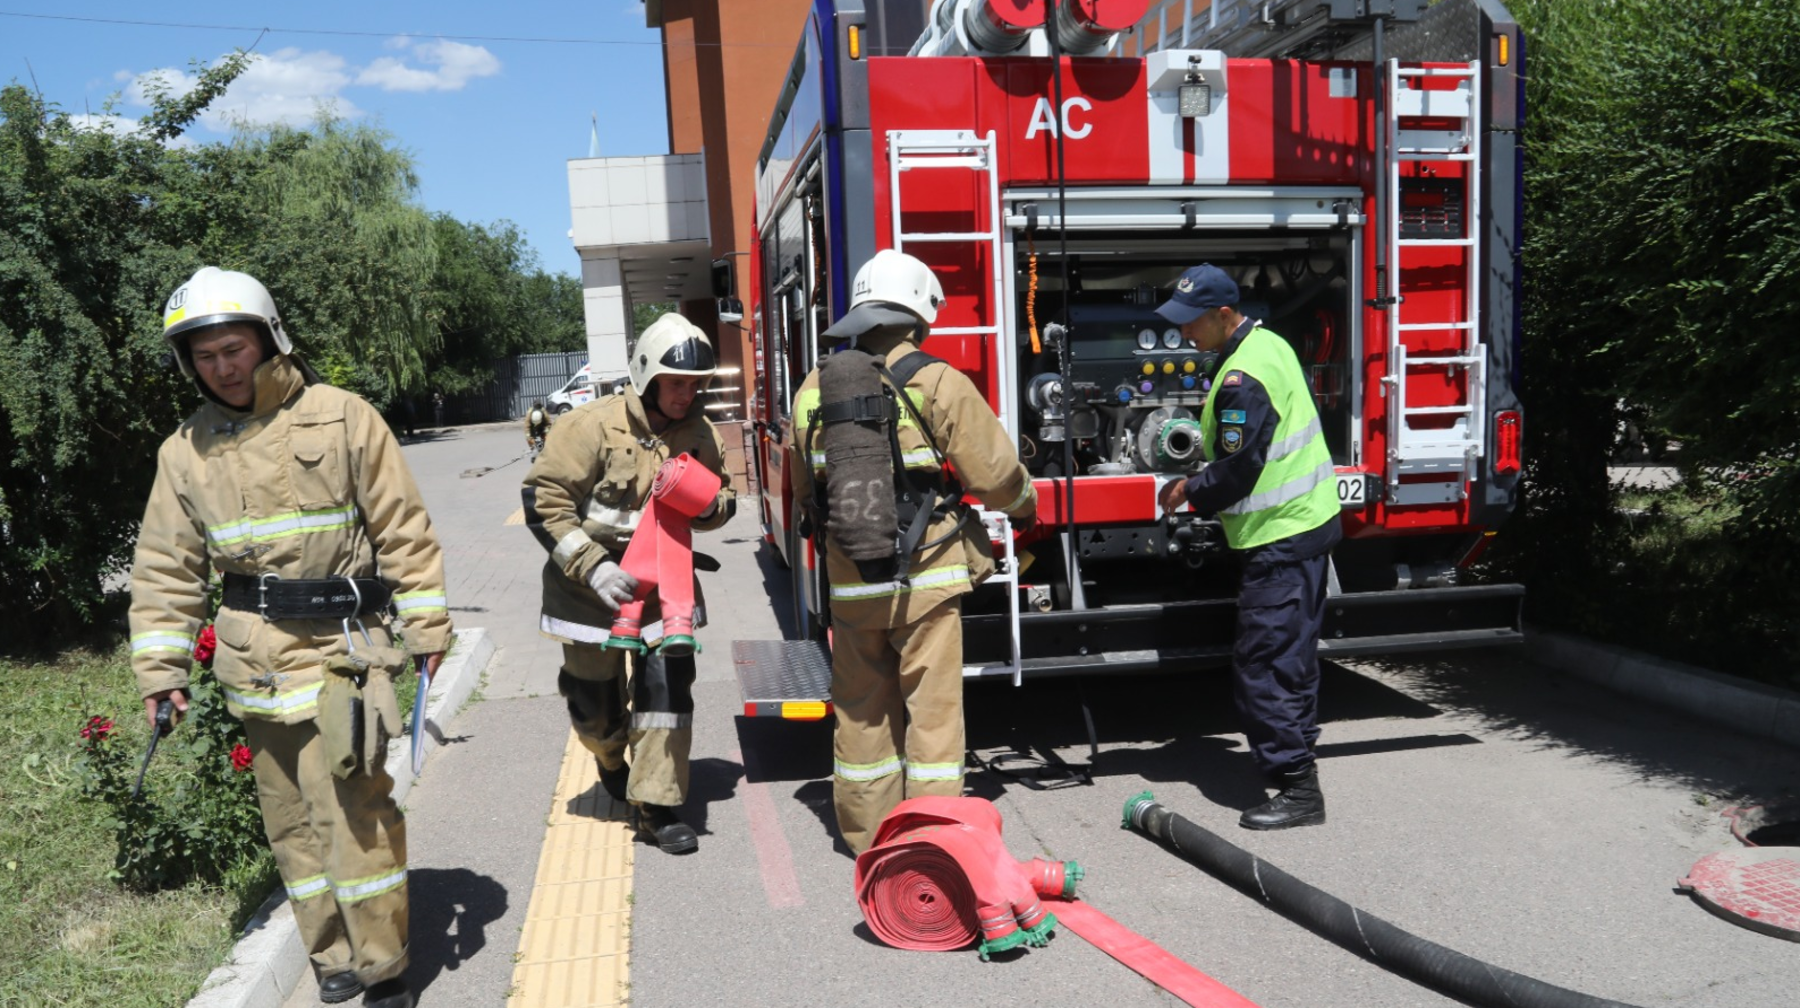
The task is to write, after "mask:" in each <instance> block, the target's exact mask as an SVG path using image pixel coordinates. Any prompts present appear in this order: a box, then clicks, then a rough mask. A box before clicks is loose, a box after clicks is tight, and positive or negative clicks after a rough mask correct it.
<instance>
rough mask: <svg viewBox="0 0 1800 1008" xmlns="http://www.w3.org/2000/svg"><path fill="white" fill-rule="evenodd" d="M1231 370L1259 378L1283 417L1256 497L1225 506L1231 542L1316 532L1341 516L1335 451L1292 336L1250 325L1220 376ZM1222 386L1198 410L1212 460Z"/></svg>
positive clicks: (1238, 545) (1259, 542) (1256, 542)
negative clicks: (1291, 343)
mask: <svg viewBox="0 0 1800 1008" xmlns="http://www.w3.org/2000/svg"><path fill="white" fill-rule="evenodd" d="M1232 371H1242V372H1243V373H1245V374H1247V375H1249V376H1250V377H1252V378H1255V379H1256V380H1257V382H1259V383H1260V384H1261V385H1262V387H1263V391H1265V392H1267V393H1268V395H1269V401H1270V402H1272V403H1274V405H1275V413H1276V415H1277V416H1278V417H1279V420H1278V422H1277V423H1276V424H1275V436H1274V438H1273V439H1271V442H1270V444H1269V457H1268V461H1267V462H1266V463H1265V464H1264V466H1263V470H1262V475H1261V476H1258V477H1257V480H1256V486H1254V487H1252V488H1251V490H1250V496H1248V497H1245V498H1244V499H1243V500H1241V501H1238V502H1237V503H1236V504H1233V505H1231V506H1230V507H1228V508H1225V509H1224V510H1222V511H1220V512H1219V521H1220V523H1221V524H1223V525H1224V526H1225V541H1226V542H1227V543H1229V544H1230V545H1231V548H1232V549H1240V550H1241V549H1249V548H1251V547H1253V546H1264V545H1267V544H1269V543H1272V542H1275V541H1276V540H1278V539H1286V538H1288V537H1289V536H1294V535H1299V534H1300V533H1302V532H1311V531H1312V530H1313V529H1316V528H1318V527H1319V526H1320V525H1323V524H1325V522H1326V521H1327V520H1328V519H1333V518H1336V517H1337V514H1338V499H1337V487H1336V485H1335V482H1334V480H1333V479H1332V476H1333V474H1334V470H1333V468H1332V464H1331V451H1330V450H1329V449H1327V448H1326V447H1325V429H1324V428H1323V427H1322V426H1320V424H1319V409H1318V407H1317V406H1315V405H1313V398H1312V390H1311V389H1310V388H1308V387H1307V383H1306V377H1305V375H1304V374H1303V373H1302V372H1301V370H1300V361H1299V359H1298V358H1296V357H1295V356H1294V348H1293V347H1290V346H1288V342H1287V340H1284V339H1282V338H1281V337H1280V336H1277V335H1275V334H1274V333H1272V332H1270V331H1269V330H1267V329H1263V328H1261V327H1257V328H1255V329H1252V330H1250V334H1249V335H1248V336H1245V337H1244V340H1243V342H1241V343H1239V344H1238V348H1237V350H1235V351H1233V352H1232V354H1231V356H1230V357H1227V358H1226V359H1225V360H1224V361H1223V362H1222V363H1221V364H1220V365H1219V370H1218V374H1219V376H1220V377H1219V380H1220V381H1223V380H1224V376H1225V375H1227V374H1228V373H1230V372H1232ZM1218 392H1219V386H1218V385H1217V384H1214V386H1213V394H1212V395H1209V396H1207V397H1206V405H1205V407H1203V408H1202V409H1201V411H1200V438H1201V448H1202V450H1203V451H1205V452H1206V460H1207V461H1208V462H1212V461H1215V459H1214V458H1213V443H1214V441H1215V440H1216V437H1215V435H1216V434H1217V433H1218V430H1219V418H1218V416H1217V414H1216V412H1215V406H1216V403H1217V401H1218Z"/></svg>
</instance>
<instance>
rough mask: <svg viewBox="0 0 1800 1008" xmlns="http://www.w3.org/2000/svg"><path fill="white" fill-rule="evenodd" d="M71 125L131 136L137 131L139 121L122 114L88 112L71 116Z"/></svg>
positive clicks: (79, 128)
mask: <svg viewBox="0 0 1800 1008" xmlns="http://www.w3.org/2000/svg"><path fill="white" fill-rule="evenodd" d="M69 125H71V126H73V127H75V128H76V129H78V130H94V131H96V132H100V133H111V134H112V135H114V136H130V135H131V134H133V133H136V132H137V128H138V121H137V120H136V119H131V118H128V117H126V116H121V115H95V114H94V113H92V112H86V113H83V114H81V115H72V116H70V117H69Z"/></svg>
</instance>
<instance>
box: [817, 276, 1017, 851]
mask: <svg viewBox="0 0 1800 1008" xmlns="http://www.w3.org/2000/svg"><path fill="white" fill-rule="evenodd" d="M851 295H852V299H851V309H850V311H849V312H848V313H847V314H845V315H844V317H843V318H841V319H839V320H838V322H837V323H836V324H835V325H833V326H832V327H831V328H829V329H827V330H826V331H825V334H824V335H825V336H826V337H827V338H828V339H830V340H833V341H837V340H845V339H847V340H849V341H850V343H849V347H848V348H847V349H845V350H841V351H839V352H837V353H834V354H832V355H831V356H829V357H827V358H825V359H824V360H823V361H821V363H820V365H819V367H818V368H817V369H815V370H814V371H813V372H812V373H811V374H809V375H807V376H806V380H805V381H804V382H802V383H801V385H800V390H799V392H798V393H797V394H796V395H795V397H794V422H795V426H794V448H793V451H794V457H793V459H792V464H791V465H790V467H789V468H790V471H791V472H792V473H793V477H792V481H793V488H794V493H795V495H796V497H797V499H799V500H800V501H802V502H804V503H805V504H806V506H807V507H808V509H809V517H808V521H809V523H810V525H811V532H812V533H814V534H818V533H820V532H822V533H823V538H824V544H825V549H824V553H825V568H826V574H827V580H829V582H830V597H831V620H832V648H831V664H832V673H831V699H832V703H833V704H834V705H835V707H836V710H837V729H836V734H835V736H834V740H833V777H832V796H833V800H834V803H835V805H836V809H837V822H838V830H839V832H841V833H842V834H843V837H844V842H845V843H846V844H847V845H848V846H849V847H850V849H851V850H852V851H854V852H856V853H861V852H862V851H863V850H865V849H866V848H867V847H868V846H869V844H870V843H871V842H872V841H873V840H874V837H875V830H876V827H877V826H879V825H880V823H881V820H882V819H883V818H885V817H886V816H887V814H888V813H889V812H891V811H892V810H893V809H894V806H896V805H898V804H900V802H901V801H903V800H904V799H907V798H915V797H918V796H920V795H951V796H954V795H960V794H961V793H962V784H963V707H962V689H963V687H962V670H963V652H962V622H961V617H962V596H963V595H964V594H966V593H967V592H969V591H970V590H971V589H972V588H974V587H975V586H976V585H977V584H980V583H981V582H982V581H983V580H985V579H986V578H987V577H988V576H989V575H991V574H992V573H993V572H994V561H993V555H992V552H991V548H990V546H989V543H988V538H987V534H986V532H985V531H984V530H983V528H982V526H981V523H980V522H979V521H977V520H976V519H975V518H974V517H973V515H972V514H971V513H970V509H969V508H968V507H967V506H966V505H964V504H963V503H962V497H963V493H964V492H965V490H966V491H967V492H968V493H971V494H973V495H974V496H975V497H976V498H978V499H979V500H980V501H981V502H982V504H984V505H985V506H987V507H989V508H992V509H995V510H999V511H1004V512H1005V513H1006V514H1007V515H1009V516H1010V517H1011V518H1012V520H1013V522H1014V527H1015V528H1029V527H1030V526H1031V524H1032V522H1033V521H1034V520H1035V518H1036V514H1037V494H1036V492H1035V491H1034V490H1033V489H1032V485H1031V477H1030V475H1029V474H1027V473H1026V471H1025V467H1024V466H1023V465H1021V464H1020V462H1019V458H1018V453H1017V450H1016V449H1015V448H1014V446H1013V443H1012V440H1011V439H1010V438H1009V437H1008V436H1007V434H1006V431H1005V429H1004V428H1002V427H1001V426H1000V421H999V420H998V419H997V418H995V416H994V411H993V410H992V408H990V407H989V406H988V403H987V400H986V399H985V398H983V397H982V394H981V392H980V391H978V390H977V389H976V388H975V385H974V383H973V382H971V381H970V380H969V378H968V377H967V376H966V375H964V374H963V373H962V372H960V371H958V370H956V369H955V368H953V367H950V366H949V365H948V364H946V363H945V362H944V361H942V360H939V359H937V358H935V357H931V356H929V355H927V354H924V353H922V352H920V351H919V349H918V344H919V342H921V341H922V340H923V338H924V335H925V332H926V328H927V327H928V326H929V325H930V324H931V323H932V322H933V321H935V320H936V318H937V312H938V307H939V306H940V305H941V304H942V303H943V300H944V293H943V288H942V287H941V286H940V285H939V284H938V280H937V278H936V277H935V276H933V275H932V273H931V270H930V269H929V268H927V267H926V266H925V264H924V263H922V262H920V261H919V260H917V259H915V258H913V257H912V256H909V255H906V254H904V253H902V252H896V251H893V250H891V249H888V250H883V251H881V252H878V253H876V255H875V257H874V258H873V259H871V260H870V261H869V262H868V263H866V264H865V265H864V266H863V267H862V269H861V270H859V271H858V272H857V274H856V279H855V281H854V284H853V285H852V288H851ZM902 389H903V390H904V395H901V394H899V390H902ZM946 463H948V464H949V466H950V467H952V468H954V471H955V472H954V476H952V474H951V473H950V472H949V471H948V470H947V469H946Z"/></svg>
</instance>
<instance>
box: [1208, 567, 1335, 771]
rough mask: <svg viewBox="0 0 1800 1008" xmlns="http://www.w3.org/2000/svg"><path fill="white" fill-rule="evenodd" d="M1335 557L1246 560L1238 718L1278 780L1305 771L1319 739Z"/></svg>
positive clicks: (1236, 671)
mask: <svg viewBox="0 0 1800 1008" xmlns="http://www.w3.org/2000/svg"><path fill="white" fill-rule="evenodd" d="M1330 560H1331V554H1330V553H1321V554H1319V555H1318V556H1315V557H1311V558H1309V559H1306V560H1264V559H1246V560H1245V561H1244V573H1243V581H1242V582H1241V583H1240V584H1239V587H1238V622H1237V642H1236V644H1235V645H1234V646H1233V648H1232V654H1231V663H1232V672H1233V676H1232V679H1233V685H1234V689H1235V693H1236V698H1237V708H1238V717H1239V718H1240V719H1241V721H1242V723H1243V728H1244V736H1245V738H1247V739H1248V740H1249V743H1250V753H1251V755H1252V756H1253V757H1254V758H1255V760H1256V765H1257V768H1258V769H1260V770H1262V772H1263V773H1264V774H1267V775H1268V776H1269V778H1270V779H1271V780H1274V781H1276V782H1278V783H1279V782H1281V781H1282V780H1283V778H1288V777H1291V776H1292V775H1295V774H1299V773H1304V772H1305V771H1306V770H1308V769H1310V768H1311V767H1312V765H1313V743H1315V742H1317V741H1318V739H1319V657H1318V654H1319V630H1320V627H1321V625H1322V624H1323V623H1324V620H1325V585H1326V577H1327V573H1326V572H1327V565H1328V564H1329V563H1330Z"/></svg>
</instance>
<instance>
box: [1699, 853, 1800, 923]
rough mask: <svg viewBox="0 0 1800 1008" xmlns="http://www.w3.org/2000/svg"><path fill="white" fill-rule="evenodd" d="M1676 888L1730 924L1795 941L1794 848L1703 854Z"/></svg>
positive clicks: (1798, 903) (1799, 906) (1797, 888)
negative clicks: (1691, 896)
mask: <svg viewBox="0 0 1800 1008" xmlns="http://www.w3.org/2000/svg"><path fill="white" fill-rule="evenodd" d="M1676 885H1677V886H1678V887H1680V888H1681V889H1684V890H1686V891H1688V892H1690V893H1692V894H1693V896H1694V898H1695V899H1697V900H1699V901H1700V905H1701V906H1703V907H1705V908H1707V909H1708V910H1711V911H1712V912H1713V913H1716V914H1718V915H1719V916H1721V917H1723V918H1725V919H1726V920H1728V921H1730V922H1732V923H1733V924H1737V925H1740V926H1743V927H1747V928H1749V929H1750V930H1752V931H1761V932H1762V933H1763V934H1766V935H1774V936H1775V937H1777V938H1786V939H1787V940H1788V941H1800V847H1746V848H1743V849H1742V850H1737V849H1733V850H1724V851H1720V852H1718V853H1717V854H1708V855H1707V856H1705V857H1703V858H1701V859H1700V860H1699V861H1696V862H1694V867H1692V868H1690V869H1688V875H1687V878H1684V879H1682V880H1681V881H1680V882H1677V883H1676Z"/></svg>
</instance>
